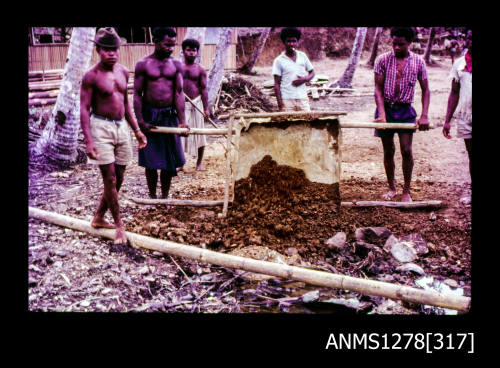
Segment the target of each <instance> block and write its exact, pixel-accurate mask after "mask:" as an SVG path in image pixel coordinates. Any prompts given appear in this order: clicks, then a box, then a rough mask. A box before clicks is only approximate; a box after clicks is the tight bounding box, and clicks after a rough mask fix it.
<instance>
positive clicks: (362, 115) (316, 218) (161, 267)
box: [28, 53, 472, 314]
mask: <svg viewBox="0 0 500 368" xmlns="http://www.w3.org/2000/svg"><path fill="white" fill-rule="evenodd" d="M367 54H368V53H366V54H363V58H362V60H361V61H360V65H359V66H358V69H357V70H356V73H355V76H354V81H353V88H355V89H356V91H357V92H361V93H370V92H373V72H372V70H371V69H369V68H367V67H365V66H364V64H365V63H366V61H367V60H366V59H367V58H368V57H369V55H367ZM347 62H348V58H336V59H322V60H320V61H316V62H315V63H314V64H313V65H314V68H315V71H316V73H317V74H326V75H328V76H330V78H331V81H332V82H333V81H334V80H335V79H336V78H339V77H340V75H341V74H342V72H343V70H344V69H345V67H346V65H347ZM435 62H436V63H435V64H434V65H433V66H431V67H428V74H429V85H430V88H431V105H430V111H429V120H430V121H431V123H433V124H435V125H437V127H436V129H432V130H430V131H428V132H417V133H416V134H414V144H413V154H414V160H415V166H414V171H413V185H412V198H413V200H441V201H442V202H443V205H442V207H441V208H440V209H418V210H415V209H413V210H402V209H395V208H386V207H375V208H364V209H362V208H359V209H356V208H346V207H340V206H338V203H339V201H340V200H341V201H356V200H380V197H381V195H382V194H383V193H385V191H386V190H387V184H386V181H385V173H384V168H383V163H382V148H381V144H380V142H379V140H378V139H377V138H375V137H373V130H372V129H343V130H342V141H341V142H342V144H341V147H340V148H341V157H342V165H341V181H340V183H339V185H337V186H335V185H333V186H324V185H319V184H317V183H311V182H309V181H307V179H305V177H304V174H303V172H301V171H300V170H296V169H294V168H290V167H284V166H279V165H276V163H273V161H272V160H270V159H269V158H266V159H264V160H263V161H261V162H260V163H259V164H257V165H255V166H254V167H253V169H252V172H251V174H250V176H249V177H248V178H246V179H242V180H240V181H238V182H237V183H236V184H235V190H234V193H235V201H234V202H233V203H232V205H230V207H229V211H228V216H227V217H226V218H219V217H218V216H217V215H218V213H220V212H221V207H220V206H219V207H208V208H200V207H181V206H178V207H175V206H174V207H171V208H170V209H167V208H165V207H164V206H161V205H158V206H140V205H136V204H135V203H134V202H132V201H131V200H130V199H129V198H130V197H144V198H147V196H148V195H147V186H146V181H145V177H144V171H143V169H142V168H140V167H138V166H137V161H136V159H135V160H134V162H133V163H132V164H131V165H130V166H129V167H128V168H127V172H126V176H125V181H124V183H123V185H122V189H121V191H120V206H121V208H120V212H121V214H122V219H123V221H124V223H125V224H126V229H127V231H133V232H137V233H141V234H145V235H149V236H152V237H155V238H161V239H168V240H171V241H175V242H179V243H184V244H190V245H194V246H198V247H203V248H208V249H213V250H216V251H219V252H227V253H232V254H238V255H243V256H248V257H254V258H259V259H268V260H274V261H276V257H280V256H281V257H282V258H281V259H284V260H285V261H286V262H287V263H289V264H295V265H300V266H304V267H309V268H314V269H319V270H325V271H328V272H337V273H341V274H346V275H351V276H356V277H367V278H371V279H377V280H384V281H388V282H393V283H399V284H407V285H413V282H414V280H415V279H416V278H418V277H419V276H418V275H416V274H414V273H412V272H401V271H397V270H396V268H397V267H398V265H400V264H398V263H397V262H396V261H394V259H393V258H392V257H391V256H390V254H388V253H387V252H384V251H383V249H382V246H381V244H372V245H373V246H367V247H363V246H360V245H359V244H358V243H356V241H355V238H354V233H355V230H356V229H357V228H361V227H386V228H387V229H389V230H390V231H391V232H392V234H393V235H395V236H396V237H399V238H401V237H405V236H414V235H415V234H419V235H420V236H421V238H422V239H423V240H424V241H425V242H426V243H427V247H428V252H427V253H426V254H422V255H419V257H418V259H417V260H415V261H414V263H415V264H417V265H419V266H420V267H422V269H423V270H424V271H425V272H426V274H427V275H432V276H434V277H435V278H437V279H441V280H445V279H448V280H452V281H449V282H456V285H458V286H460V287H461V288H463V289H464V292H465V295H470V285H471V274H470V264H471V228H472V224H471V206H470V204H466V203H464V202H463V201H461V198H463V197H464V196H470V195H471V189H470V183H471V181H470V176H469V172H468V157H467V153H466V150H465V146H464V143H463V141H462V140H460V139H456V138H453V139H451V140H447V139H445V138H444V137H443V135H442V132H441V128H440V126H439V124H440V123H442V121H443V120H444V114H445V112H446V103H447V98H448V92H449V87H450V85H449V80H448V79H447V76H448V73H449V67H450V61H449V60H448V59H444V58H443V59H441V58H438V57H436V58H435ZM256 70H257V71H258V74H257V75H255V76H244V78H245V79H246V80H248V81H250V82H251V83H253V84H254V85H256V86H259V87H260V86H262V84H263V83H264V82H266V81H267V80H269V79H271V66H270V65H267V66H262V67H256ZM271 101H273V103H275V101H274V100H273V99H272V98H271ZM311 105H312V109H313V110H343V111H347V112H348V114H347V115H346V116H343V117H342V118H341V119H342V121H346V122H366V121H372V118H373V112H374V110H375V103H374V101H373V97H324V98H321V99H319V100H314V101H313V100H311ZM414 107H415V109H416V110H417V113H420V109H421V104H420V91H419V89H418V88H417V91H416V96H415V104H414ZM33 124H34V123H33ZM221 126H223V124H221ZM452 133H454V129H452ZM396 140H397V138H396ZM220 143H224V140H223V139H222V138H218V137H209V139H208V145H207V147H206V149H205V156H204V165H205V167H206V171H196V170H195V169H194V168H195V162H196V160H195V158H193V157H189V158H188V161H187V163H186V165H185V166H184V169H185V171H184V172H181V173H179V175H178V176H176V177H174V178H173V181H172V187H171V191H170V197H171V198H176V199H197V200H216V199H222V198H223V196H224V172H225V157H224V148H223V144H220ZM134 144H135V142H134ZM396 152H397V153H396V180H397V182H398V195H397V196H396V197H395V200H399V199H400V198H401V188H402V173H401V156H400V154H399V151H398V150H397V151H396ZM101 194H102V182H101V178H100V174H99V170H98V168H97V167H95V166H93V165H89V164H86V163H83V164H78V165H74V166H72V167H70V168H65V169H57V168H53V167H52V168H51V167H49V166H48V165H46V164H42V163H37V162H35V161H30V163H29V197H28V198H29V205H30V206H33V207H38V208H42V209H45V210H49V211H53V212H57V213H61V214H66V215H69V216H73V217H76V218H80V219H84V220H88V221H90V220H91V218H92V216H93V213H94V211H95V207H96V206H97V203H98V200H99V198H100V196H101ZM108 216H109V214H108ZM108 220H109V221H112V219H111V217H110V216H109V217H108ZM338 232H344V233H345V234H346V235H347V239H346V241H347V243H348V245H349V246H348V247H347V248H345V249H343V250H341V251H337V250H335V249H330V248H329V247H328V246H327V245H326V244H325V241H326V240H328V239H329V238H331V237H332V236H334V235H335V234H336V233H338ZM28 239H29V244H28V271H29V278H28V294H29V297H28V308H29V310H31V311H112V312H113V311H114V312H123V311H167V312H172V311H182V312H205V313H226V312H229V313H239V312H282V313H283V312H298V313H322V312H325V309H317V308H316V309H315V308H314V306H313V305H312V304H311V303H309V304H308V303H304V302H301V299H300V298H299V297H300V296H301V295H303V294H304V293H306V292H309V291H311V290H318V291H319V300H320V301H321V300H325V299H327V298H329V297H332V296H335V297H344V298H345V297H348V296H350V297H355V298H357V299H358V300H360V301H361V302H363V303H365V304H364V305H365V307H363V308H359V309H357V310H356V313H382V312H381V309H377V308H379V307H380V306H381V305H383V304H384V302H385V300H384V298H378V297H371V296H363V295H360V294H358V293H354V292H347V293H345V292H343V291H340V290H332V289H328V288H319V287H314V286H311V285H305V284H304V283H300V282H293V281H292V280H281V279H276V278H270V279H269V278H267V279H263V278H260V279H259V278H252V277H250V276H256V275H249V274H248V273H243V272H241V271H236V270H230V269H226V268H223V267H219V266H214V265H210V264H205V263H202V262H198V261H191V260H188V259H182V258H179V257H172V256H169V255H165V254H161V253H157V252H151V251H148V250H145V249H134V248H130V247H116V246H113V245H112V241H111V240H107V239H101V238H97V237H94V236H91V235H89V234H84V233H79V232H75V231H72V230H69V229H64V228H61V227H58V226H55V225H52V224H49V223H45V222H42V221H38V220H34V219H31V218H30V219H29V220H28ZM273 257H274V258H273ZM398 303H399V305H400V306H401V308H400V309H397V310H393V311H392V312H391V313H406V314H408V313H429V312H428V310H424V309H423V308H422V307H421V306H418V305H410V304H408V303H401V302H398ZM322 308H325V304H322ZM352 311H353V310H352V309H348V308H345V307H339V306H337V305H331V304H328V307H327V308H326V312H328V313H331V312H336V313H349V312H352ZM434 313H438V312H436V311H434Z"/></svg>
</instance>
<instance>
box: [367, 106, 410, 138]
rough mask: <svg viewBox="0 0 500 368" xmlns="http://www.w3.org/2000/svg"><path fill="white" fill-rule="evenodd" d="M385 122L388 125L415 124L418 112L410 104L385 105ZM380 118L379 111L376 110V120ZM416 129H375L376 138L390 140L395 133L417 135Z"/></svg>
mask: <svg viewBox="0 0 500 368" xmlns="http://www.w3.org/2000/svg"><path fill="white" fill-rule="evenodd" d="M384 108H385V120H386V121H387V122H388V123H415V122H416V121H417V112H416V111H415V109H414V108H413V106H412V105H411V104H409V103H395V104H393V105H391V104H389V103H385V104H384ZM377 118H378V109H376V110H375V119H377ZM415 132H416V129H375V133H374V135H375V137H380V138H390V137H393V136H394V133H415Z"/></svg>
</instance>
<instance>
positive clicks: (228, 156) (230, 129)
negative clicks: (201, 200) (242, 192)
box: [221, 116, 234, 217]
mask: <svg viewBox="0 0 500 368" xmlns="http://www.w3.org/2000/svg"><path fill="white" fill-rule="evenodd" d="M233 123H234V116H231V118H230V119H229V123H228V124H227V147H226V183H225V186H224V205H223V206H222V214H221V215H222V217H226V216H227V207H228V204H229V181H230V180H231V141H232V133H233Z"/></svg>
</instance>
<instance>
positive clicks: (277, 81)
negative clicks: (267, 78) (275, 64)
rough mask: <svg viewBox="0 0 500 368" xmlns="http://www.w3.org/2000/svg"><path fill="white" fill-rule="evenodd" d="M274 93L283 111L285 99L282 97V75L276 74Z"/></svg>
mask: <svg viewBox="0 0 500 368" xmlns="http://www.w3.org/2000/svg"><path fill="white" fill-rule="evenodd" d="M274 93H275V94H276V100H277V101H278V110H279V111H283V99H282V98H281V76H279V75H275V76H274Z"/></svg>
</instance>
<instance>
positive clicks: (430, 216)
mask: <svg viewBox="0 0 500 368" xmlns="http://www.w3.org/2000/svg"><path fill="white" fill-rule="evenodd" d="M436 218H437V216H436V213H434V212H431V214H430V215H429V220H431V221H436Z"/></svg>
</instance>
